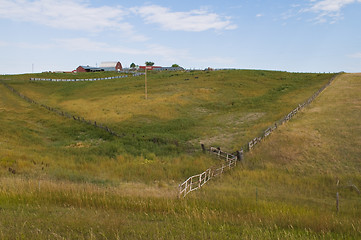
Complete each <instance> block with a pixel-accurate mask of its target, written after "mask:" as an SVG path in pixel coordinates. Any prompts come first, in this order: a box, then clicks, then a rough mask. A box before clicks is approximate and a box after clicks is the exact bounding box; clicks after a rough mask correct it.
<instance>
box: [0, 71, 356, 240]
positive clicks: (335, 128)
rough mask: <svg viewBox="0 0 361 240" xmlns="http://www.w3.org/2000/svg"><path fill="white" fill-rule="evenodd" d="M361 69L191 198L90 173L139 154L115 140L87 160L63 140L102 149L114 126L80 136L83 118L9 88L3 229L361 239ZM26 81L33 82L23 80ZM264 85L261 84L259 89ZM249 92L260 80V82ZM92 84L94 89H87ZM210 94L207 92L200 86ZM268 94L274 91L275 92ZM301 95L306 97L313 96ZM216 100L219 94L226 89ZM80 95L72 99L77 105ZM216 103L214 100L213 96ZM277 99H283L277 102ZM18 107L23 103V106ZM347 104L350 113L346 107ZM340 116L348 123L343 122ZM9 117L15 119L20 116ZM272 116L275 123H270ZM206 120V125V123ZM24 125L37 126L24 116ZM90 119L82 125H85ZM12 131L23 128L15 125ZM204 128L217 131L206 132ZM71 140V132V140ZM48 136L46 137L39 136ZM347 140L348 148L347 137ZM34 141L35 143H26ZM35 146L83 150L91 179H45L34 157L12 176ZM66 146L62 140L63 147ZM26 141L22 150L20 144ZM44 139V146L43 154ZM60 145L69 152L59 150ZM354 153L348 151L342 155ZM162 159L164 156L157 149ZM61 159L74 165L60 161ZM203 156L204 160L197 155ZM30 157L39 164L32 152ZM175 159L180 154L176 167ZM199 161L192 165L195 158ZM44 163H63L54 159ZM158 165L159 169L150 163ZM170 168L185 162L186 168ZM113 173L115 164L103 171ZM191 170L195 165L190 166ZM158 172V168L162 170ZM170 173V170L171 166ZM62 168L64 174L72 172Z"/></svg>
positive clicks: (45, 233)
mask: <svg viewBox="0 0 361 240" xmlns="http://www.w3.org/2000/svg"><path fill="white" fill-rule="evenodd" d="M182 78H183V76H182ZM359 79H360V77H359V78H357V77H354V75H343V76H342V77H340V78H339V79H338V80H337V81H336V82H334V83H333V84H332V85H331V86H330V87H329V88H328V89H326V91H325V92H324V93H323V94H322V95H321V96H320V98H319V99H317V100H316V102H314V103H313V104H312V105H311V106H310V107H309V108H308V109H306V110H305V111H304V112H303V113H301V114H300V115H299V116H298V117H296V119H294V120H292V121H291V122H290V123H288V124H287V125H285V126H283V127H281V128H279V130H278V131H276V132H275V133H274V134H273V135H272V136H270V137H269V139H267V141H265V142H263V143H262V144H261V145H258V146H257V147H256V149H255V150H254V151H253V152H252V153H250V154H248V155H247V156H246V157H247V162H246V163H245V164H244V167H243V168H240V169H238V170H236V171H233V172H232V173H231V174H230V175H226V176H224V177H223V179H222V180H221V181H219V182H218V181H217V182H215V181H213V182H212V183H209V184H207V186H206V187H205V188H203V190H201V191H199V192H195V193H192V194H191V195H190V196H189V198H187V199H185V200H182V201H179V200H178V199H176V197H175V194H174V193H172V190H171V189H170V188H169V187H168V185H167V184H164V183H159V184H158V185H154V184H148V185H145V184H143V183H118V184H116V185H115V186H114V187H112V186H110V185H105V186H102V185H99V184H97V185H94V184H91V180H92V179H93V181H94V178H92V177H91V176H93V175H95V176H98V179H113V178H112V177H110V176H111V175H110V173H109V172H112V171H111V170H109V171H106V172H105V173H99V172H97V167H96V166H99V169H101V170H104V169H106V166H107V167H108V168H109V169H113V168H115V166H117V165H118V164H126V163H127V162H128V163H129V162H132V161H133V160H132V161H129V160H128V161H126V160H124V159H127V158H129V159H130V158H132V157H131V156H130V155H127V154H124V156H125V157H124V156H123V154H122V157H120V156H118V157H116V158H111V159H109V157H107V156H104V155H106V153H108V152H109V149H108V151H105V153H104V152H103V153H100V154H95V155H94V156H93V157H91V154H90V153H92V151H89V149H88V148H86V151H84V153H83V154H84V155H85V157H86V158H88V157H90V158H93V160H92V161H94V163H93V164H92V161H86V160H85V159H84V160H83V161H80V163H79V162H78V161H77V160H78V159H79V156H80V155H81V153H79V152H78V150H79V148H71V150H70V152H66V151H65V153H64V150H65V149H64V148H63V147H62V146H64V145H68V144H69V143H73V144H76V143H78V142H79V140H80V142H82V143H89V144H90V145H92V147H91V149H93V148H94V149H96V148H98V147H99V145H100V147H99V149H98V150H99V151H100V150H101V149H103V145H102V144H106V143H108V142H109V144H111V143H113V142H114V140H112V139H111V138H108V137H107V136H103V137H102V139H103V138H104V139H105V140H104V142H100V143H96V144H94V145H95V146H93V143H92V139H93V141H99V140H98V139H99V138H95V137H94V136H99V135H97V134H100V133H98V132H96V130H94V129H92V128H89V129H83V130H82V131H84V132H86V133H87V134H89V136H85V137H84V136H82V138H81V139H78V135H79V131H78V130H77V131H76V134H75V135H76V136H74V133H73V132H69V131H66V129H68V128H70V129H73V128H74V125H73V124H74V123H73V122H71V123H70V125H71V126H67V124H69V123H68V120H62V119H59V118H58V117H57V116H53V115H52V114H49V113H46V112H45V113H44V111H43V110H39V109H37V107H36V106H27V103H24V102H22V101H19V100H18V99H16V97H15V96H13V97H12V96H11V95H5V94H1V96H2V97H1V101H2V102H1V105H0V114H1V118H0V119H1V121H2V122H1V126H7V127H8V128H2V131H4V132H5V133H6V134H2V136H1V138H2V140H1V149H2V153H3V152H4V151H3V150H6V151H7V153H6V154H2V159H1V163H2V166H3V168H2V170H1V174H2V175H1V184H0V186H1V188H0V207H1V208H0V211H1V215H2V216H5V218H2V220H1V221H0V237H1V238H10V236H11V238H14V237H18V238H21V237H25V238H34V239H39V238H62V237H65V238H80V239H82V238H83V239H90V238H95V237H96V238H98V239H107V238H108V239H114V238H121V239H132V238H133V239H139V238H156V239H172V238H176V239H194V238H211V239H239V238H240V236H241V237H242V238H244V239H247V238H249V239H260V238H277V237H280V238H288V239H289V238H303V239H310V238H322V237H326V238H355V239H357V238H358V237H360V234H361V233H360V231H361V230H360V227H359V226H360V225H361V224H360V220H359V218H358V216H359V215H360V203H359V202H360V197H359V196H358V195H357V194H356V193H355V192H352V191H350V190H349V189H348V188H345V187H343V186H344V185H347V184H348V182H349V181H352V183H353V184H355V185H357V186H360V185H361V180H360V177H359V170H360V159H359V156H360V151H359V150H358V148H357V145H356V146H355V144H353V143H352V141H350V139H354V140H355V141H356V142H357V141H358V142H360V141H359V138H360V137H359V136H361V134H360V128H359V127H360V126H359V124H358V119H359V118H360V111H359V109H360V98H361V97H360V94H359V91H358V89H359V87H360V80H359ZM140 80H141V79H140ZM40 85H41V84H40ZM13 86H14V87H16V88H21V84H20V82H19V83H18V86H16V83H15V84H13ZM53 87H55V88H57V87H58V86H55V85H54V86H53ZM0 88H1V93H3V92H4V93H5V89H4V88H3V87H2V86H0ZM26 88H27V87H24V88H23V90H26ZM274 88H275V86H271V88H270V89H269V90H268V92H269V91H271V90H272V89H274ZM313 88H315V87H313ZM276 89H277V88H276ZM279 89H280V88H279ZM198 90H199V89H198ZM27 91H28V92H27V93H28V94H29V95H30V94H33V96H32V97H34V98H35V97H36V96H41V94H43V93H42V91H44V90H41V88H40V90H37V91H32V90H31V89H30V90H27ZM200 91H201V92H202V91H203V90H200ZM255 91H256V92H257V89H255ZM260 91H261V90H260ZM263 91H264V90H263ZM295 91H296V92H297V91H298V90H297V89H296V90H295ZM295 91H293V92H290V93H288V94H286V95H282V96H279V97H278V98H277V100H278V101H281V102H282V100H283V101H284V100H286V99H287V100H289V96H290V95H295V94H294V93H295ZM309 91H311V90H309ZM250 93H251V91H249V94H250ZM340 93H342V94H340ZM99 94H101V93H99ZM258 94H260V92H259V93H258ZM86 95H87V94H84V97H86ZM201 96H204V95H203V94H201ZM266 96H268V95H267V94H266ZM307 97H308V96H305V97H304V98H303V99H297V100H295V102H297V103H299V102H302V101H303V100H304V99H306V98H307ZM298 98H302V96H299V97H298ZM51 99H53V98H51ZM51 99H49V101H50V100H51ZM261 100H262V99H259V98H258V99H257V97H256V96H254V98H251V100H247V99H242V101H243V103H245V102H246V104H249V105H248V106H252V104H253V105H254V109H252V110H251V112H256V111H255V109H257V108H261V109H260V110H261V111H259V112H262V111H264V109H266V107H265V108H262V106H263V105H262V103H261V102H264V104H265V106H266V105H267V104H268V103H267V101H261ZM335 100H338V101H337V104H334V103H335V102H336V101H335ZM8 101H11V103H9V102H8ZM46 101H48V100H46ZM214 101H215V102H216V100H214ZM61 102H62V101H61V99H60V100H58V101H54V102H53V103H54V104H59V105H61V104H64V103H61ZM255 102H256V103H257V104H255ZM221 103H222V101H221ZM214 104H216V103H214ZM25 105H26V106H25ZM49 105H50V103H49ZM70 105H71V104H70ZM70 105H68V104H64V105H62V106H67V107H69V106H70ZM259 105H261V107H259ZM9 106H11V107H9ZM205 106H206V107H209V105H207V104H205ZM293 106H294V105H292V106H291V107H290V109H291V108H292V107H293ZM333 106H335V107H333ZM24 107H25V109H26V112H24V111H23V110H21V111H20V108H21V109H23V108H24ZM202 107H204V106H202ZM213 107H214V106H213ZM268 107H269V106H268ZM271 107H275V105H273V106H271ZM209 108H210V107H209ZM286 108H287V107H285V109H286ZM69 109H70V108H69ZM290 109H288V110H290ZM231 110H232V109H230V110H229V109H228V112H232V111H231ZM288 110H287V111H288ZM17 111H20V112H18V113H17ZM281 111H282V110H281ZM224 113H225V112H222V113H220V114H219V116H223V115H224ZM39 114H40V116H41V119H43V120H42V123H41V125H40V127H39V123H38V122H37V121H39ZM278 114H279V115H282V114H280V113H278ZM343 114H345V115H346V116H347V117H340V116H342V115H343ZM213 116H214V115H213ZM44 118H45V119H46V120H44ZM147 118H148V117H147ZM337 118H338V119H339V121H340V120H341V121H342V122H343V123H344V124H338V123H337V120H336V119H337ZM215 119H217V118H215ZM226 119H227V118H226ZM333 119H334V120H335V121H333ZM57 121H59V122H57ZM209 121H210V123H209V124H210V125H211V123H213V124H214V123H215V122H217V120H209ZM10 122H11V123H12V124H9V123H10ZM34 122H35V123H34ZM265 122H266V121H264V123H263V124H264V125H266V123H265ZM55 123H57V124H55ZM59 124H60V126H59ZM205 125H206V126H207V124H205ZM260 125H262V124H260ZM11 126H13V127H11ZM24 126H27V127H26V128H24ZM262 126H263V125H262ZM304 126H306V127H307V128H305V127H304ZM83 127H84V126H81V125H80V126H79V128H83ZM232 127H234V126H232ZM84 128H85V127H84ZM27 129H28V130H27ZM44 129H49V131H50V132H52V135H53V136H55V137H54V138H55V139H58V140H55V141H54V140H50V141H49V140H46V139H45V140H44V139H43V138H44V137H48V136H49V135H50V134H49V132H48V131H46V132H45V133H44V132H42V131H44ZM257 129H260V126H258V127H254V129H253V130H252V131H253V134H254V135H255V133H256V132H257ZM13 131H14V132H15V133H16V134H12V132H13ZM26 131H30V132H26ZM94 131H95V132H94ZM230 131H231V130H230ZM80 132H81V131H80ZM148 133H151V131H149V132H148ZM92 134H94V135H92ZM24 136H25V138H29V140H26V139H25V142H24V143H22V144H21V143H20V144H18V145H16V143H17V142H18V141H19V140H20V139H23V138H24ZM34 136H37V137H34ZM205 136H207V135H206V134H205ZM34 138H35V139H34ZM64 139H65V140H64ZM66 139H68V140H66ZM185 139H187V138H185ZM187 140H188V139H187ZM37 141H38V142H37ZM61 141H65V142H64V143H61ZM39 142H40V144H38V143H39ZM54 142H55V143H54ZM57 142H58V145H57V144H56V143H57ZM326 143H327V144H326ZM119 144H120V143H119ZM242 144H243V143H242ZM341 144H342V148H340V145H341ZM26 145H27V146H28V147H29V149H26ZM14 146H16V147H14ZM221 146H222V145H221ZM33 148H34V149H35V153H34V157H35V156H37V157H39V156H41V155H45V156H47V157H46V159H44V162H46V161H48V162H50V163H51V164H50V166H49V168H50V169H51V168H54V169H53V170H54V171H55V170H56V169H58V170H59V169H60V170H59V171H60V172H63V171H66V170H68V168H69V163H66V162H65V163H64V161H65V159H67V158H70V159H72V158H73V160H69V161H70V162H71V165H74V169H78V168H81V169H78V170H77V171H75V172H74V173H73V174H74V176H75V177H76V176H78V175H82V174H84V172H89V174H85V176H87V177H88V178H90V179H87V178H85V179H84V180H85V183H70V182H64V181H59V180H58V181H53V180H52V179H53V178H51V177H43V178H42V179H43V180H41V181H40V184H39V181H38V178H37V177H34V176H40V175H41V174H40V173H41V172H42V171H43V170H41V169H40V166H41V163H40V162H38V164H37V165H36V166H39V164H40V166H39V169H37V170H36V169H35V168H36V167H30V168H34V169H33V170H32V171H38V173H31V172H30V170H29V171H25V170H26V169H27V168H25V167H24V169H25V170H24V173H22V174H25V173H26V174H27V175H25V176H24V175H22V177H19V176H18V175H15V176H13V175H12V174H11V173H8V172H7V167H8V166H9V164H10V163H11V164H15V165H11V166H15V167H16V166H17V165H16V164H19V163H22V164H23V165H26V164H28V161H30V160H31V159H32V158H31V157H29V159H27V157H28V154H30V153H31V152H32V150H31V149H33ZM59 148H60V149H61V150H60V151H59V150H57V149H59ZM15 149H18V150H19V151H15ZM80 149H82V148H80ZM331 149H332V150H333V151H332V152H331ZM340 149H341V150H340ZM36 151H38V152H42V153H43V154H41V155H40V154H39V153H36ZM57 151H58V152H57ZM24 152H25V153H26V154H24ZM60 152H61V153H60ZM95 152H97V151H95ZM44 153H46V154H44ZM58 154H61V156H59V157H58V158H56V156H57V155H58ZM22 155H23V156H22ZM345 156H346V157H345ZM199 157H202V156H199ZM80 158H81V157H80ZM204 158H205V159H202V161H200V162H199V165H198V167H199V169H200V168H202V164H204V165H207V163H206V161H207V160H206V157H204ZM345 158H347V161H346V160H344V161H340V159H345ZM155 159H156V160H157V161H160V160H159V159H158V158H157V157H155ZM172 159H173V158H172ZM196 159H197V158H196ZM146 160H147V159H144V158H141V157H139V159H136V162H139V163H143V164H142V166H144V165H145V166H147V164H149V162H148V161H146ZM148 160H149V159H148ZM192 160H194V159H192ZM330 160H332V161H330ZM117 161H120V162H117ZM157 161H155V163H154V162H153V163H151V164H152V165H151V169H152V170H157V169H159V168H158V167H157V166H159V165H161V166H162V164H159V162H157ZM178 161H180V162H183V161H189V157H184V156H183V157H182V156H180V157H178V160H177V161H175V163H177V162H178ZM144 162H146V163H147V164H144ZM62 164H63V167H64V168H63V169H62V168H61V166H62ZM129 164H130V163H129ZM208 164H209V163H208ZM195 165H196V167H195V168H197V164H195ZM30 166H32V165H31V164H30ZM128 166H130V169H132V168H133V171H134V170H137V169H138V170H139V169H140V168H136V167H135V166H134V165H133V164H131V165H128ZM171 166H173V165H167V166H166V167H171ZM189 166H190V167H191V166H192V164H189ZM15 167H14V168H15ZM177 167H178V168H177ZM177 167H175V170H177V169H178V170H179V167H180V166H179V165H178V166H177ZM194 170H196V169H194ZM118 171H120V170H118ZM45 172H46V174H48V175H52V174H51V173H52V172H51V171H50V170H46V171H45ZM115 172H116V171H115ZM151 172H152V171H148V173H151ZM165 172H166V173H168V174H170V173H171V174H174V172H176V171H172V172H167V171H165ZM118 173H119V172H116V173H114V175H115V176H118V177H120V178H122V177H124V176H121V175H117V174H118ZM102 174H104V175H103V176H102ZM163 174H164V172H163ZM183 174H186V173H185V172H183ZM146 175H147V174H146ZM26 176H29V177H26ZM156 176H159V175H158V174H156ZM160 176H163V175H162V174H160ZM295 176H297V177H295ZM24 177H25V178H24ZM114 178H116V177H114ZM336 178H338V179H340V187H339V188H337V187H336V186H335V181H336ZM60 179H64V177H62V178H60ZM65 179H67V178H65ZM125 179H126V178H125ZM141 179H142V181H145V180H146V179H147V178H145V177H141ZM165 179H167V178H165ZM69 180H72V179H71V178H70V179H69ZM73 182H74V181H73ZM75 182H77V181H75ZM95 182H96V181H95ZM341 186H342V187H341ZM336 191H339V192H340V196H341V211H340V213H339V214H338V215H337V214H335V210H334V208H335V207H334V205H335V192H336ZM256 192H257V201H256ZM4 219H6V220H4Z"/></svg>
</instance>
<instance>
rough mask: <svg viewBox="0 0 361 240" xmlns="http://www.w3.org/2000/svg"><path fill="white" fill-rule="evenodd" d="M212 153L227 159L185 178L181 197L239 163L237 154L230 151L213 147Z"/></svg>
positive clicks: (181, 188) (180, 187)
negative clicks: (216, 165)
mask: <svg viewBox="0 0 361 240" xmlns="http://www.w3.org/2000/svg"><path fill="white" fill-rule="evenodd" d="M209 152H210V153H213V154H216V155H217V156H218V157H220V158H223V159H224V160H225V161H224V162H222V165H221V166H218V167H212V168H208V169H207V170H205V171H204V172H203V173H201V174H197V175H194V176H192V177H189V178H188V179H187V180H185V181H184V182H183V183H182V184H180V185H179V197H185V196H186V195H187V194H188V193H190V192H192V191H194V190H197V189H199V188H201V187H202V186H203V185H204V184H206V183H207V182H208V181H209V180H211V179H212V178H214V177H216V176H218V175H221V174H222V173H224V172H226V171H227V170H229V169H232V168H233V167H235V166H236V164H237V160H238V158H237V156H235V155H232V154H230V153H226V152H223V151H221V150H220V149H217V148H214V147H211V148H210V150H209Z"/></svg>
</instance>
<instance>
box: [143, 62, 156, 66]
mask: <svg viewBox="0 0 361 240" xmlns="http://www.w3.org/2000/svg"><path fill="white" fill-rule="evenodd" d="M153 65H154V62H145V66H153Z"/></svg>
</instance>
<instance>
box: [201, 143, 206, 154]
mask: <svg viewBox="0 0 361 240" xmlns="http://www.w3.org/2000/svg"><path fill="white" fill-rule="evenodd" d="M201 147H202V151H203V152H204V153H205V152H206V148H205V147H204V144H203V143H201Z"/></svg>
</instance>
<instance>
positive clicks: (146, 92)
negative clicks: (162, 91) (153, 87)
mask: <svg viewBox="0 0 361 240" xmlns="http://www.w3.org/2000/svg"><path fill="white" fill-rule="evenodd" d="M144 81H145V82H144V87H145V99H148V91H147V67H145V80H144Z"/></svg>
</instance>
